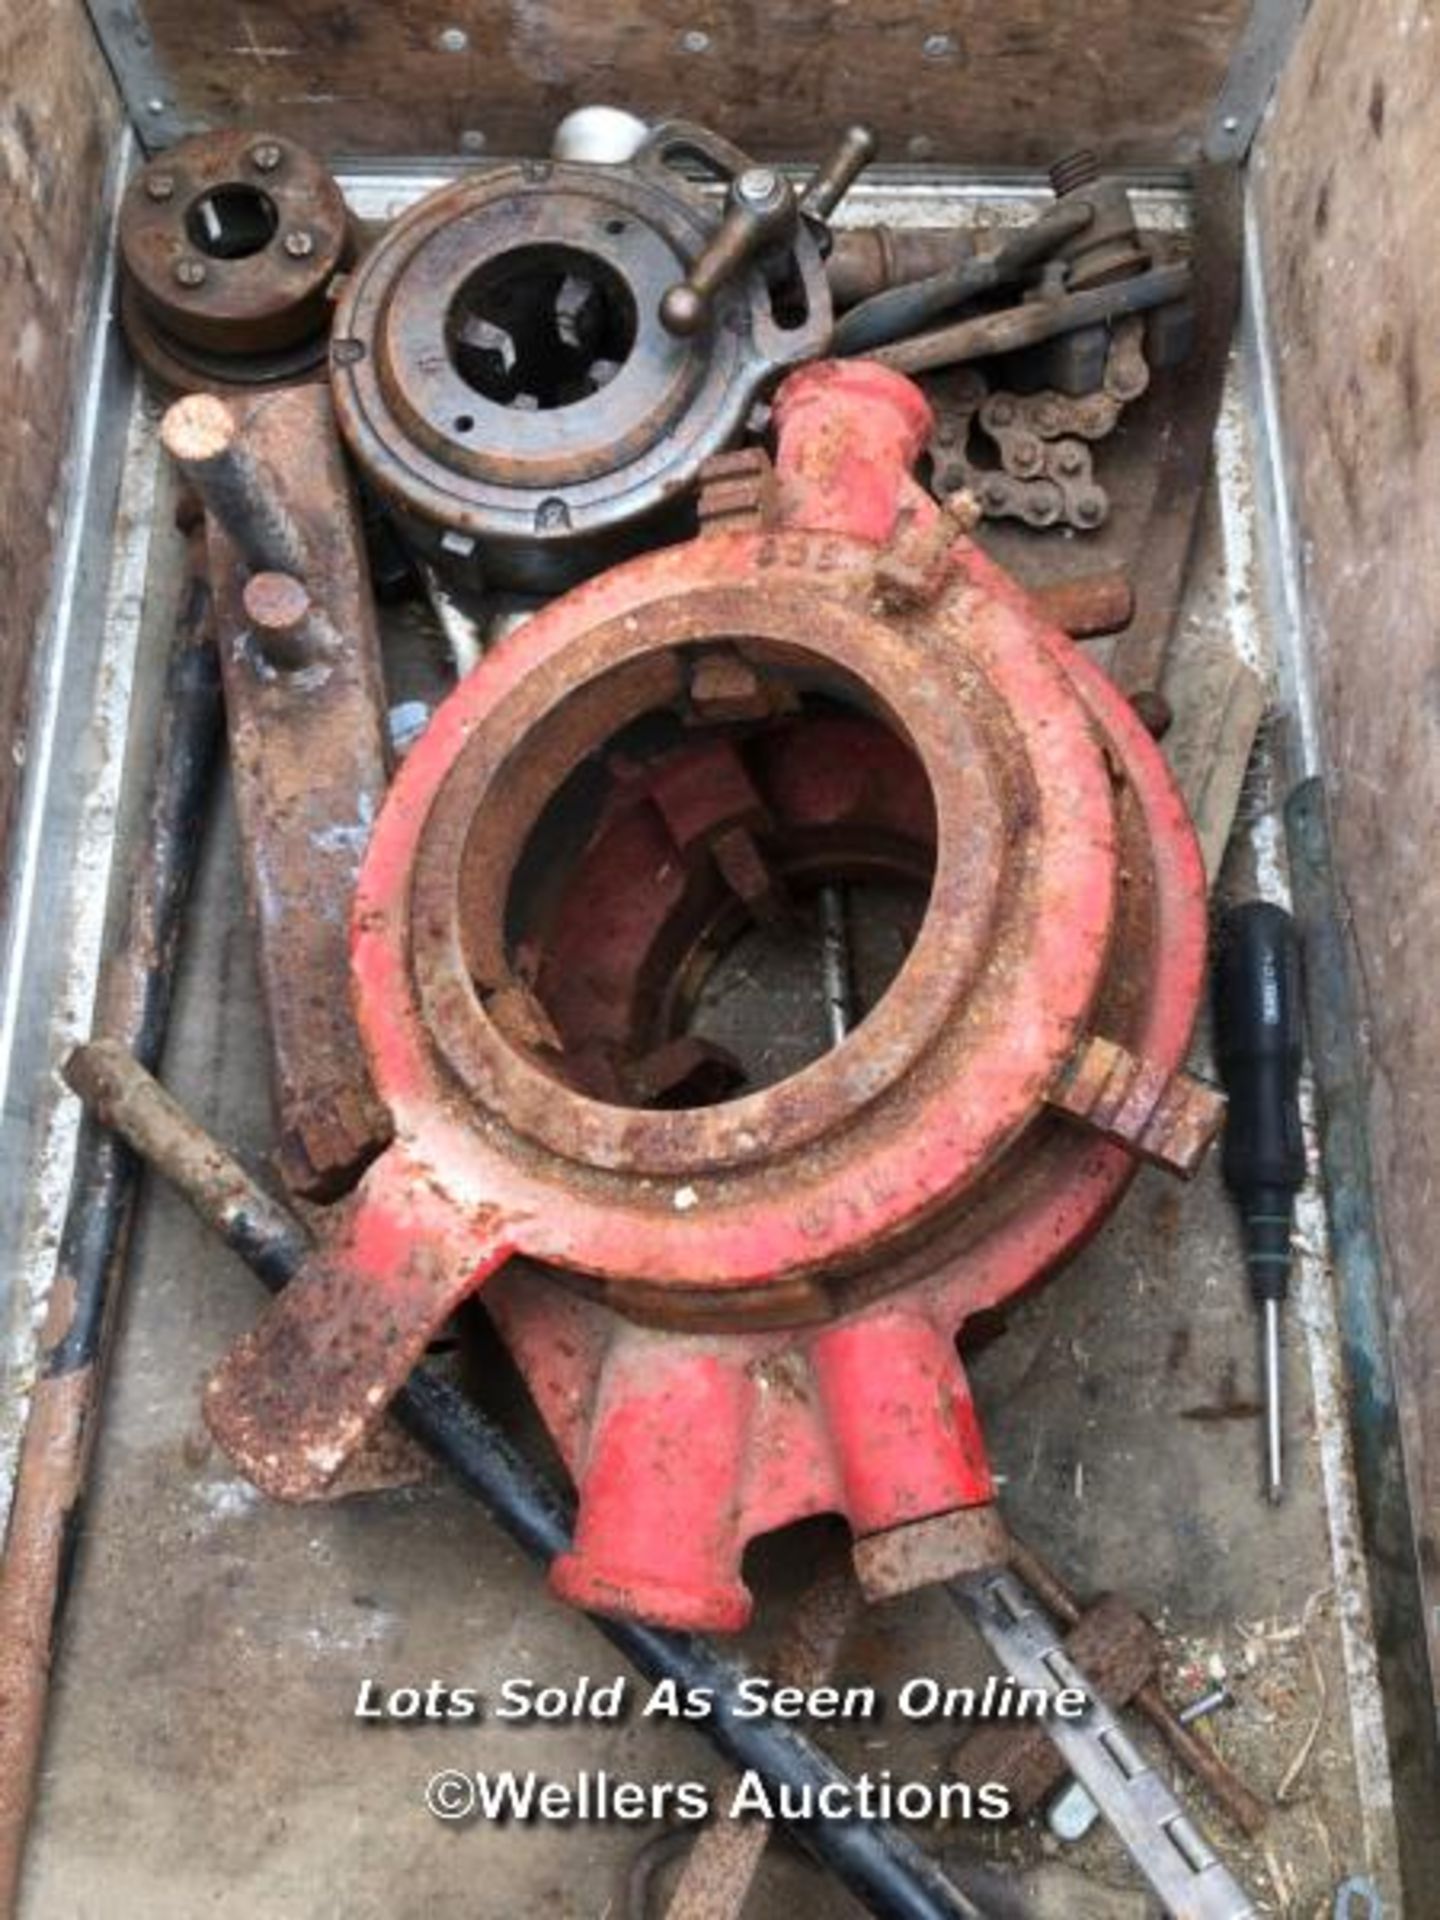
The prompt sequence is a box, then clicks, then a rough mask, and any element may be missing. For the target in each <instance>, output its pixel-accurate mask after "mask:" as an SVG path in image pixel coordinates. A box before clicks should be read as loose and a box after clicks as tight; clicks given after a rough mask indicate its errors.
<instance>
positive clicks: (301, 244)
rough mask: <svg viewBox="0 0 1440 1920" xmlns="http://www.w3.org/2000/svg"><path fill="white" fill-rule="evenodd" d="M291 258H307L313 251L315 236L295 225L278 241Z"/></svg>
mask: <svg viewBox="0 0 1440 1920" xmlns="http://www.w3.org/2000/svg"><path fill="white" fill-rule="evenodd" d="M280 244H281V245H282V246H283V247H284V249H285V251H286V253H288V254H289V256H290V258H291V259H292V260H308V259H309V258H310V256H311V254H312V253H313V252H314V251H315V236H314V235H313V234H310V233H306V231H305V229H304V228H303V227H296V228H294V229H293V231H291V232H290V233H287V234H286V236H285V238H284V239H283V240H282V241H281V243H280Z"/></svg>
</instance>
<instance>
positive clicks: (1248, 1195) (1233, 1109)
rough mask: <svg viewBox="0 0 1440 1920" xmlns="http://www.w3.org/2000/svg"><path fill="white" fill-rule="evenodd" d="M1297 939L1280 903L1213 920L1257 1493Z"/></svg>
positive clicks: (1287, 1146) (1293, 1050)
mask: <svg viewBox="0 0 1440 1920" xmlns="http://www.w3.org/2000/svg"><path fill="white" fill-rule="evenodd" d="M1301 1047H1302V1043H1301V1032H1300V943H1299V939H1298V937H1297V935H1296V932H1295V922H1294V921H1293V920H1292V919H1291V917H1290V915H1289V914H1288V913H1286V911H1285V910H1284V908H1283V907H1277V906H1274V905H1272V904H1271V903H1270V902H1269V901H1268V900H1251V901H1247V902H1246V903H1245V904H1244V905H1243V906H1238V907H1234V908H1232V909H1231V911H1230V912H1229V913H1228V914H1226V915H1225V917H1224V919H1223V920H1222V922H1221V928H1220V940H1219V948H1218V953H1217V956H1216V964H1215V1051H1216V1057H1217V1061H1218V1064H1219V1068H1220V1078H1221V1079H1222V1081H1223V1082H1224V1084H1225V1091H1226V1093H1227V1094H1228V1096H1229V1111H1228V1113H1227V1115H1226V1121H1225V1146H1224V1152H1223V1157H1222V1162H1221V1165H1222V1169H1223V1172H1224V1176H1225V1184H1226V1186H1227V1187H1229V1189H1230V1191H1231V1193H1232V1194H1233V1195H1234V1197H1235V1201H1236V1205H1237V1206H1238V1208H1239V1210H1240V1222H1241V1228H1242V1231H1243V1233H1244V1237H1245V1265H1246V1269H1247V1271H1248V1273H1249V1278H1250V1292H1251V1295H1252V1297H1253V1299H1254V1301H1255V1305H1256V1307H1257V1308H1258V1309H1259V1311H1260V1313H1261V1314H1262V1316H1263V1323H1264V1345H1265V1491H1266V1494H1267V1496H1268V1497H1269V1499H1270V1500H1271V1501H1272V1502H1277V1501H1278V1500H1279V1499H1280V1497H1281V1494H1282V1492H1283V1490H1284V1470H1283V1461H1282V1454H1281V1435H1282V1419H1281V1392H1280V1309H1281V1306H1282V1304H1283V1303H1284V1300H1285V1296H1286V1294H1287V1293H1288V1291H1289V1287H1290V1230H1291V1227H1292V1225H1293V1223H1294V1218H1295V1195H1296V1193H1297V1191H1298V1190H1299V1188H1300V1187H1301V1186H1302V1185H1303V1183H1304V1180H1305V1141H1304V1137H1303V1135H1302V1133H1301V1130H1300V1099H1299V1087H1300V1061H1301Z"/></svg>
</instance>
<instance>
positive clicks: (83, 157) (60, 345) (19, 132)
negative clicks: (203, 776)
mask: <svg viewBox="0 0 1440 1920" xmlns="http://www.w3.org/2000/svg"><path fill="white" fill-rule="evenodd" d="M119 127H120V112H119V105H118V102H117V100H116V97H115V92H114V89H113V87H112V85H111V81H110V76H109V73H108V71H107V70H106V68H105V66H104V63H103V61H102V60H101V58H100V56H99V54H98V52H97V50H96V48H95V45H94V41H93V38H92V36H91V32H90V26H89V22H88V20H87V18H86V15H85V12H84V9H83V7H82V6H81V4H80V0H5V4H4V5H3V6H0V227H3V232H4V240H3V242H0V340H3V341H4V343H5V359H6V365H7V385H6V393H5V431H4V432H3V433H0V560H3V565H4V591H3V595H0V874H3V872H4V869H5V857H6V849H7V848H8V846H9V840H10V830H11V827H12V825H13V820H14V813H15V806H16V799H17V794H18V790H19V783H20V774H21V768H22V766H23V762H24V754H25V725H26V704H27V697H28V693H29V687H30V680H31V666H32V659H33V653H34V647H35V642H36V638H37V635H38V633H39V630H40V624H41V621H42V620H43V618H44V614H45V608H46V603H47V600H48V596H49V592H50V584H51V574H52V564H53V559H54V550H55V540H56V537H57V535H58V533H59V530H60V527H61V525H62V523H63V517H64V507H65V502H64V500H63V498H62V497H61V494H62V478H63V473H62V470H63V466H64V459H65V451H66V446H67V441H68V435H69V430H70V418H71V400H72V397H73V393H74V389H75V385H76V376H77V371H78V361H79V349H80V346H81V340H82V332H83V328H84V325H85V322H86V319H87V317H88V315H87V311H86V303H85V301H84V299H83V297H82V289H83V287H84V285H85V283H86V281H87V279H88V276H89V272H90V268H91V265H92V262H93V260H94V258H95V249H96V246H97V244H98V243H99V241H100V239H101V237H102V236H101V235H100V234H99V232H98V229H97V219H98V212H99V208H100V205H101V187H102V183H103V181H104V178H105V172H106V166H107V163H108V161H109V158H110V155H111V153H112V151H113V147H114V142H115V138H116V135H117V133H118V130H119Z"/></svg>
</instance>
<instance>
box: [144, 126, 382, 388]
mask: <svg viewBox="0 0 1440 1920" xmlns="http://www.w3.org/2000/svg"><path fill="white" fill-rule="evenodd" d="M349 249H350V226H349V216H348V214H347V212H346V208H345V202H344V199H343V197H342V195H341V193H340V189H339V187H338V186H337V185H336V184H335V181H334V180H333V179H332V178H331V176H330V174H329V173H327V172H326V170H325V168H324V167H323V166H322V165H321V164H320V162H319V161H318V160H317V159H315V157H314V156H313V155H312V154H310V153H307V152H306V151H305V149H304V148H303V147H297V146H296V145H295V144H294V142H293V141H289V140H282V139H280V138H279V137H278V136H276V135H273V134H267V133H243V132H236V131H228V132H223V133H207V134H199V135H197V136H196V137H195V138H193V139H190V140H185V141H182V142H181V143H180V144H179V145H178V146H176V147H173V148H171V149H170V150H169V151H168V152H166V153H164V154H163V155H161V156H160V157H159V158H158V159H156V160H153V161H151V163H150V164H149V165H148V166H147V167H145V168H143V169H142V170H141V172H140V173H138V174H137V175H136V176H135V178H134V180H132V181H131V183H130V186H129V187H128V189H127V190H126V194H125V199H124V203H123V205H122V207H121V212H120V256H121V262H122V265H123V268H124V288H123V291H122V298H121V311H122V317H123V319H124V322H125V329H126V335H127V338H128V339H129V341H130V344H131V347H132V348H133V350H134V352H135V354H136V356H137V358H138V359H139V360H140V362H141V364H142V365H143V366H144V367H145V368H146V370H147V371H148V372H149V373H150V374H151V375H152V377H154V378H155V379H157V380H158V381H159V382H160V383H161V384H162V385H163V386H165V387H166V388H167V389H171V390H176V391H197V390H200V389H202V388H207V389H212V390H213V389H216V388H218V389H220V390H226V389H229V388H231V387H252V386H259V385H266V384H273V383H276V382H280V381H289V380H295V379H303V378H307V377H308V378H313V377H316V375H317V374H318V373H319V372H321V371H323V367H324V336H325V330H326V326H327V324H328V322H329V318H330V307H329V296H330V287H331V282H332V281H333V279H334V277H335V275H336V273H337V272H338V271H339V269H340V268H341V267H342V266H343V265H344V263H345V261H346V259H347V258H348V254H349Z"/></svg>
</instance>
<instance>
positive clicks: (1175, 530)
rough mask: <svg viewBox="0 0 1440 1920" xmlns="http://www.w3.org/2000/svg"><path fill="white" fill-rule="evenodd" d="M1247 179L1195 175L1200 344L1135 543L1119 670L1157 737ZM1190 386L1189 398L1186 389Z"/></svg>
mask: <svg viewBox="0 0 1440 1920" xmlns="http://www.w3.org/2000/svg"><path fill="white" fill-rule="evenodd" d="M1242 200H1243V189H1242V187H1241V184H1240V176H1239V169H1238V168H1236V167H1230V166H1220V167H1202V168H1201V169H1200V170H1199V171H1198V172H1197V174H1196V176H1195V196H1194V202H1195V231H1194V247H1195V262H1196V267H1197V272H1196V276H1195V301H1194V307H1195V344H1194V347H1193V348H1192V350H1191V353H1190V357H1189V359H1188V361H1187V362H1186V365H1185V378H1184V380H1183V382H1179V383H1177V402H1178V405H1177V410H1176V414H1175V417H1174V419H1173V420H1172V422H1171V423H1170V425H1169V426H1168V427H1167V429H1166V431H1165V433H1164V434H1162V435H1161V438H1160V449H1159V453H1158V455H1157V458H1156V461H1155V481H1154V488H1155V490H1154V493H1153V494H1152V496H1151V499H1152V502H1153V504H1152V506H1151V508H1150V512H1149V514H1148V516H1147V518H1146V522H1145V527H1144V530H1143V533H1142V535H1141V538H1140V543H1139V546H1138V548H1137V550H1136V555H1135V561H1134V567H1133V570H1132V578H1133V584H1134V589H1135V618H1134V619H1133V620H1132V621H1131V623H1130V626H1129V629H1128V630H1127V631H1126V632H1125V633H1124V634H1122V635H1121V637H1120V639H1119V640H1118V641H1117V642H1116V644H1115V650H1114V652H1113V654H1112V655H1111V659H1110V677H1111V679H1112V680H1114V682H1115V684H1116V685H1117V686H1118V687H1119V688H1120V690H1121V692H1122V693H1124V694H1126V695H1128V697H1129V698H1130V699H1131V700H1132V701H1133V702H1134V703H1135V707H1136V711H1137V712H1138V713H1139V714H1140V717H1141V718H1142V719H1143V720H1144V722H1145V724H1146V726H1148V727H1149V728H1150V731H1151V732H1152V733H1154V734H1155V735H1156V737H1157V738H1158V737H1159V735H1160V734H1162V733H1164V732H1165V730H1166V728H1167V727H1168V725H1169V720H1170V715H1169V708H1168V706H1167V704H1166V702H1165V700H1164V698H1163V695H1162V693H1161V683H1162V681H1163V680H1164V677H1165V663H1166V659H1167V656H1168V654H1169V651H1170V641H1171V636H1172V635H1173V633H1174V631H1175V628H1176V624H1177V622H1178V620H1179V618H1180V603H1181V599H1182V596H1183V594H1184V589H1185V579H1186V573H1187V569H1188V566H1189V560H1190V554H1191V551H1192V549H1193V547H1194V544H1195V530H1196V528H1197V526H1198V525H1199V521H1200V507H1201V503H1202V501H1203V500H1204V497H1205V476H1206V473H1207V471H1208V469H1209V465H1210V449H1211V445H1212V443H1213V441H1214V438H1215V423H1216V421H1217V420H1218V418H1219V415H1220V401H1221V397H1222V395H1223V393H1224V389H1225V369H1226V367H1227V366H1228V364H1229V359H1230V342H1231V338H1232V336H1233V334H1234V331H1235V320H1236V316H1237V314H1238V313H1239V310H1240V270H1241V269H1240V253H1241V220H1242ZM1182 394H1183V396H1184V398H1183V400H1180V399H1179V396H1180V395H1182Z"/></svg>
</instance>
